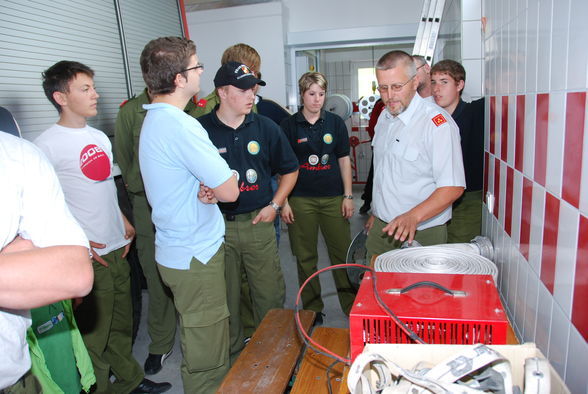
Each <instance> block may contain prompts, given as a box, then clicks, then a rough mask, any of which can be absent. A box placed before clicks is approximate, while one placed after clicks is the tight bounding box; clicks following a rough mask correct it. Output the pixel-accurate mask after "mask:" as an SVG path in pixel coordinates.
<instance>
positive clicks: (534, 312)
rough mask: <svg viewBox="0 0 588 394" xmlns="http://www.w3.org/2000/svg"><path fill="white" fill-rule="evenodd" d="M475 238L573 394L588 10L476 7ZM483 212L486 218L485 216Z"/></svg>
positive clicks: (585, 232) (584, 302) (587, 200)
mask: <svg viewBox="0 0 588 394" xmlns="http://www.w3.org/2000/svg"><path fill="white" fill-rule="evenodd" d="M482 13H483V15H484V16H485V17H486V18H487V24H486V31H485V32H484V42H483V44H484V50H485V97H486V130H485V131H486V141H485V157H484V166H485V171H484V190H485V192H488V194H490V195H491V196H493V197H494V198H493V201H492V206H491V207H488V205H487V204H486V205H485V209H484V216H483V220H484V222H483V233H484V234H485V235H487V236H489V237H490V238H491V239H492V241H493V243H494V246H495V249H496V263H497V265H498V267H499V287H500V292H501V295H502V296H503V300H504V302H505V304H506V306H507V309H508V312H509V315H510V318H511V320H512V324H513V326H514V328H515V331H516V332H517V334H518V336H519V337H520V338H522V339H523V340H524V341H530V342H535V343H536V344H537V345H538V346H539V347H540V348H541V350H542V352H543V353H544V354H546V355H547V356H548V358H549V360H550V362H551V364H552V365H553V366H554V367H555V368H556V369H557V371H558V372H559V374H560V375H561V376H562V377H563V378H564V379H565V381H566V384H567V385H568V387H569V388H570V390H571V391H572V392H574V393H575V392H578V393H579V392H582V393H585V392H587V387H588V374H587V373H586V366H587V365H588V342H587V341H588V98H587V93H586V91H587V89H588V50H586V47H585V45H586V43H587V42H588V23H586V21H585V17H586V15H588V2H586V1H581V0H561V1H559V0H558V1H557V2H556V1H555V0H528V1H516V0H495V1H490V0H485V1H484V0H482ZM488 208H490V209H488Z"/></svg>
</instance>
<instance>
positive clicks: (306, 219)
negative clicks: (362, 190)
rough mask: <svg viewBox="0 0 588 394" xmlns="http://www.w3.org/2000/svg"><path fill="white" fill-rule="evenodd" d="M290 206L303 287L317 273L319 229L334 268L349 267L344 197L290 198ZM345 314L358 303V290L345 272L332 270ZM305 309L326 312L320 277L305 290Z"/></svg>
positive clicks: (291, 233) (293, 243)
mask: <svg viewBox="0 0 588 394" xmlns="http://www.w3.org/2000/svg"><path fill="white" fill-rule="evenodd" d="M288 203H289V204H290V207H291V208H292V211H293V213H294V223H292V224H289V225H288V235H289V237H290V245H291V248H292V254H293V255H294V256H295V257H296V263H297V264H296V265H297V267H298V282H299V284H300V285H302V284H303V283H304V281H306V279H308V277H309V276H310V275H312V274H313V273H315V272H316V271H317V263H318V251H317V245H318V230H319V228H320V230H321V233H322V234H323V238H324V239H325V243H326V246H327V251H328V254H329V260H330V262H331V265H335V264H345V263H346V261H345V260H346V259H347V250H348V249H349V245H350V244H351V234H350V229H349V221H348V220H347V219H345V218H343V216H341V204H342V203H343V197H342V196H337V197H290V198H289V199H288ZM331 272H332V274H333V279H334V280H335V286H336V287H337V296H338V297H339V304H341V309H342V310H343V313H345V314H346V315H349V311H350V310H351V307H352V306H353V301H354V300H355V291H354V290H353V287H352V286H351V284H350V283H349V279H348V278H347V272H346V271H345V270H344V269H337V270H334V271H331ZM302 302H303V303H304V309H309V310H312V311H315V312H322V310H323V307H324V304H323V300H322V297H321V285H320V281H319V280H318V278H315V279H313V280H312V281H310V282H309V283H308V284H307V285H306V287H305V288H304V290H303V291H302Z"/></svg>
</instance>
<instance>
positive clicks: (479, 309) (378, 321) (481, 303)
mask: <svg viewBox="0 0 588 394" xmlns="http://www.w3.org/2000/svg"><path fill="white" fill-rule="evenodd" d="M376 275H377V277H376V279H377V280H376V284H377V289H378V290H377V291H378V294H379V295H380V297H381V299H382V301H383V302H384V304H386V305H387V306H388V307H389V308H390V309H391V310H392V311H393V312H394V313H395V314H396V316H398V318H399V319H400V320H402V321H403V322H404V323H405V324H406V325H408V327H409V328H410V329H411V330H413V331H414V332H415V333H416V334H417V335H418V336H419V337H420V338H421V339H422V340H424V341H425V342H426V343H435V344H465V345H470V344H475V343H484V344H495V345H501V344H506V333H507V329H508V319H507V317H506V313H505V312H504V309H503V307H502V303H501V302H500V297H499V295H498V291H497V289H496V286H495V285H494V281H493V280H492V276H490V275H461V274H423V273H397V272H394V273H388V272H378V273H376ZM422 281H428V282H435V283H437V284H439V285H441V286H444V287H445V288H447V289H450V290H452V291H454V292H455V293H456V294H455V295H450V294H448V293H446V292H444V291H443V290H440V289H438V288H435V287H431V286H420V287H416V288H413V289H411V290H408V291H406V292H403V293H401V292H400V290H402V289H405V288H406V287H407V286H410V285H413V284H415V283H417V282H422ZM372 282H373V280H372V274H371V273H366V274H365V276H364V278H363V280H362V282H361V285H360V287H359V291H358V293H357V297H356V298H355V303H354V305H353V308H352V309H351V313H350V315H349V334H350V342H351V359H352V360H355V357H357V355H359V354H360V353H361V352H362V351H363V348H364V346H365V345H366V344H368V343H412V340H411V339H410V338H409V337H408V336H407V335H406V334H405V332H404V331H403V330H402V329H401V328H400V327H398V325H397V324H396V323H395V322H394V320H393V319H392V318H391V317H390V316H389V315H388V314H387V313H386V311H385V310H384V309H383V308H381V307H380V306H379V305H378V304H377V302H376V299H375V297H374V294H373V284H372Z"/></svg>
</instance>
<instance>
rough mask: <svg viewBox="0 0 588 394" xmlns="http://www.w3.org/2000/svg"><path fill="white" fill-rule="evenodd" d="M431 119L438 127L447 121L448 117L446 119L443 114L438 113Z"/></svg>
mask: <svg viewBox="0 0 588 394" xmlns="http://www.w3.org/2000/svg"><path fill="white" fill-rule="evenodd" d="M431 120H432V121H433V123H435V126H437V127H439V126H441V125H442V124H443V123H447V119H445V117H444V116H443V115H441V114H439V115H436V116H435V117H433V119H431Z"/></svg>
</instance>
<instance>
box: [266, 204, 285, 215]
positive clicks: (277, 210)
mask: <svg viewBox="0 0 588 394" xmlns="http://www.w3.org/2000/svg"><path fill="white" fill-rule="evenodd" d="M267 205H269V206H270V207H272V208H273V209H275V210H276V213H280V212H282V206H281V205H278V204H276V203H275V202H273V201H270V202H269V204H267Z"/></svg>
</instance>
